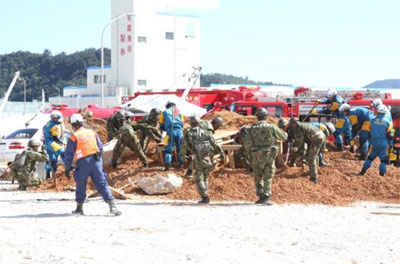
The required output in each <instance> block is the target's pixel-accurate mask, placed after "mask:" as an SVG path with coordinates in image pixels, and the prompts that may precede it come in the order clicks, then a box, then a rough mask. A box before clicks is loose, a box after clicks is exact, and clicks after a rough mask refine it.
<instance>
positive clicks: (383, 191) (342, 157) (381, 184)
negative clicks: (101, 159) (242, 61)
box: [39, 111, 400, 205]
mask: <svg viewBox="0 0 400 264" xmlns="http://www.w3.org/2000/svg"><path fill="white" fill-rule="evenodd" d="M216 114H218V115H220V116H222V118H224V120H225V124H224V128H223V129H231V130H237V129H238V128H240V127H241V126H242V125H244V124H251V123H252V122H254V121H255V118H254V117H246V116H240V115H238V114H236V113H230V112H226V111H222V112H217V113H212V114H209V115H208V116H207V117H206V119H212V117H213V115H216ZM270 121H271V122H275V121H276V119H270ZM155 149H156V144H155V142H153V141H151V142H150V145H149V147H148V150H149V151H148V153H147V155H148V158H149V162H150V168H143V165H142V163H141V162H140V160H139V159H138V158H137V156H136V154H133V153H132V154H131V153H129V155H125V156H123V157H121V159H120V165H119V169H113V168H111V167H110V166H105V170H106V172H107V174H108V177H109V184H110V186H112V187H114V188H117V189H118V188H120V187H122V186H124V185H127V184H128V179H129V178H131V179H132V181H133V182H134V183H135V185H134V187H128V188H126V189H124V191H125V194H128V195H132V196H140V197H141V198H144V197H148V198H159V196H157V195H147V194H146V193H145V192H144V191H143V190H142V189H141V188H140V187H139V186H138V185H137V180H138V179H139V178H141V177H146V178H152V177H153V176H154V175H155V174H158V175H161V176H165V177H166V176H167V175H168V173H174V174H176V176H177V177H180V178H182V179H183V184H182V187H181V188H179V189H177V190H175V191H174V192H173V193H169V194H165V195H162V196H161V197H162V198H165V199H174V200H198V199H199V198H200V197H199V195H198V193H197V189H196V185H195V183H194V180H193V179H186V178H184V174H185V172H186V171H185V170H180V169H176V168H173V169H172V170H171V171H169V172H163V171H162V170H163V166H162V165H161V164H160V163H159V161H158V155H157V153H156V150H155ZM324 161H325V162H327V163H328V165H327V166H325V167H320V168H319V179H318V180H319V183H318V184H314V183H312V182H310V181H309V180H308V175H307V172H308V166H305V169H304V170H302V168H301V167H294V168H292V167H282V168H278V169H277V171H276V176H275V179H274V181H273V193H272V197H271V200H272V201H274V202H276V203H302V204H315V203H317V204H327V205H346V204H350V203H353V202H356V201H379V202H388V203H399V202H400V192H399V189H400V176H399V175H400V169H399V168H396V167H394V166H388V168H387V174H386V176H385V177H381V176H379V173H378V166H379V160H378V159H377V160H376V161H374V163H373V165H372V167H371V168H370V169H369V170H368V172H367V173H366V175H365V176H357V175H356V173H358V172H359V171H360V170H361V167H362V164H363V163H362V162H361V161H359V160H357V158H356V157H355V154H352V153H349V152H347V151H345V152H328V153H325V154H324ZM175 165H177V164H175ZM63 175H64V172H63V166H60V167H59V170H58V172H57V176H58V177H59V179H58V183H57V186H56V187H54V186H53V180H52V179H49V180H46V181H45V183H44V184H43V185H42V186H40V187H39V191H57V192H60V191H63V190H64V187H66V186H75V184H74V181H73V179H71V180H67V179H66V178H65V177H64V176H63ZM209 187H210V188H209V189H210V191H209V192H210V198H211V200H212V201H251V202H253V201H255V200H256V198H257V197H256V194H255V188H254V181H253V177H252V175H251V174H248V173H246V171H245V169H230V168H224V167H219V168H216V169H215V171H214V172H212V173H210V180H209ZM88 189H89V190H94V186H93V184H91V183H90V180H89V185H88Z"/></svg>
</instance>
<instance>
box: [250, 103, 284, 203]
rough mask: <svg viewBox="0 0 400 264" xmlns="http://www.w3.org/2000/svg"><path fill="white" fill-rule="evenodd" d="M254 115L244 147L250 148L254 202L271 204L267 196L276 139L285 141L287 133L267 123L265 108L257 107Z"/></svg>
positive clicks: (272, 168) (273, 171)
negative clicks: (255, 198)
mask: <svg viewBox="0 0 400 264" xmlns="http://www.w3.org/2000/svg"><path fill="white" fill-rule="evenodd" d="M256 116H257V119H258V122H257V123H255V124H254V125H252V126H251V128H250V130H249V140H247V141H246V147H247V148H248V149H250V150H251V159H252V168H253V175H254V183H255V187H256V193H257V196H259V199H258V200H257V201H256V203H258V204H268V205H271V203H270V201H269V198H270V197H271V194H272V179H273V178H274V176H275V158H276V156H277V155H278V146H277V145H276V141H279V140H280V141H285V140H286V139H287V134H286V132H284V131H282V130H281V129H279V128H278V127H277V126H276V125H274V124H271V123H267V121H266V119H267V116H268V111H267V109H265V108H263V107H262V108H259V109H257V111H256Z"/></svg>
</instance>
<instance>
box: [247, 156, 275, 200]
mask: <svg viewBox="0 0 400 264" xmlns="http://www.w3.org/2000/svg"><path fill="white" fill-rule="evenodd" d="M276 155H277V149H276V148H274V149H272V148H271V149H270V150H259V151H253V152H252V153H251V159H252V168H253V177H254V185H255V187H256V194H257V196H260V195H261V194H265V195H266V196H268V197H270V196H271V194H272V179H273V178H274V177H275V158H276Z"/></svg>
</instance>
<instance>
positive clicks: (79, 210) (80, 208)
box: [72, 203, 83, 215]
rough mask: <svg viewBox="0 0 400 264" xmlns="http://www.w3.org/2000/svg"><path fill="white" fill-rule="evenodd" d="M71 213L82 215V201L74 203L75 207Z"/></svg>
mask: <svg viewBox="0 0 400 264" xmlns="http://www.w3.org/2000/svg"><path fill="white" fill-rule="evenodd" d="M72 214H77V215H83V203H76V209H75V211H72Z"/></svg>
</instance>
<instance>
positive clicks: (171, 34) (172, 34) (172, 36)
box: [165, 32, 174, 39]
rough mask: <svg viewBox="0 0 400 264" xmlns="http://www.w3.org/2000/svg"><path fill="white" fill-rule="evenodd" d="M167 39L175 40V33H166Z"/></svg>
mask: <svg viewBox="0 0 400 264" xmlns="http://www.w3.org/2000/svg"><path fill="white" fill-rule="evenodd" d="M165 39H174V32H165Z"/></svg>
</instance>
